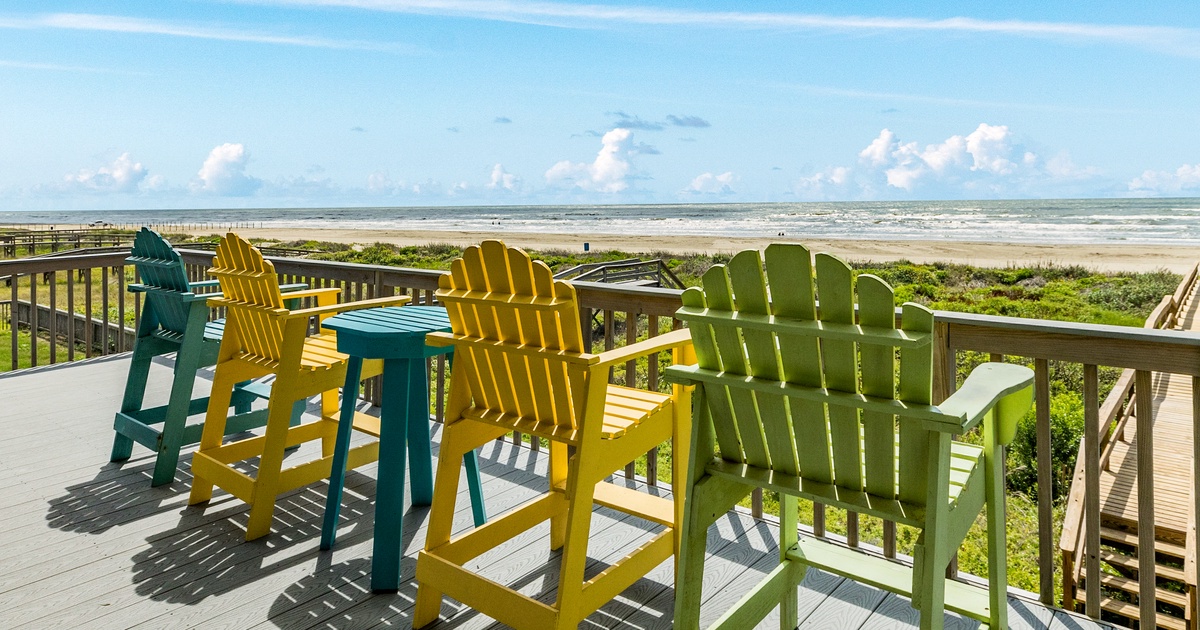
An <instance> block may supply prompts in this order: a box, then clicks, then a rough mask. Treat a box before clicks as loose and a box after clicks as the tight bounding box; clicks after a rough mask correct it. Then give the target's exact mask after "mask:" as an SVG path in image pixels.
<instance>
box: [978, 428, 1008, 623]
mask: <svg viewBox="0 0 1200 630" xmlns="http://www.w3.org/2000/svg"><path fill="white" fill-rule="evenodd" d="M989 437H990V436H989ZM984 441H985V443H986V444H987V445H988V446H987V447H988V448H989V449H992V453H991V454H992V457H989V458H987V459H986V460H985V461H984V466H985V467H984V470H983V474H984V480H985V481H984V483H985V486H986V489H985V490H984V494H985V499H984V501H985V504H986V506H987V531H988V534H987V535H988V591H989V592H988V602H989V608H990V610H991V620H990V622H989V625H990V626H991V627H992V628H993V630H994V629H996V628H1007V627H1008V549H1007V542H1006V541H1005V532H1004V529H1005V527H1006V526H1007V523H1005V520H1004V509H1005V505H1004V501H1005V499H1004V469H1003V466H1004V449H1003V447H998V446H995V445H994V443H993V441H992V440H990V439H988V438H986V437H985V440H984Z"/></svg>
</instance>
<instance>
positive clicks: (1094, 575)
mask: <svg viewBox="0 0 1200 630" xmlns="http://www.w3.org/2000/svg"><path fill="white" fill-rule="evenodd" d="M1083 446H1084V463H1083V469H1084V474H1083V479H1084V484H1085V490H1084V493H1083V497H1084V499H1083V500H1084V506H1083V515H1084V532H1085V535H1084V541H1085V543H1084V549H1085V550H1086V554H1087V555H1086V556H1085V557H1084V561H1083V566H1084V572H1085V573H1084V575H1086V576H1087V591H1086V598H1085V599H1086V600H1087V602H1086V604H1085V606H1086V608H1085V612H1086V613H1087V616H1089V617H1091V618H1092V619H1099V618H1100V378H1099V370H1098V368H1097V367H1096V366H1095V365H1086V364H1085V365H1084V366H1083ZM1064 571H1065V567H1064ZM1065 595H1066V594H1065V593H1064V596H1065Z"/></svg>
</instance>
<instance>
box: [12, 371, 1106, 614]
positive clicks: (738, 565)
mask: <svg viewBox="0 0 1200 630" xmlns="http://www.w3.org/2000/svg"><path fill="white" fill-rule="evenodd" d="M127 365H128V359H127V358H126V357H117V358H105V359H102V360H91V361H82V362H77V363H74V364H71V365H65V366H52V367H48V368H39V369H36V370H30V371H25V372H22V373H16V374H10V375H3V376H0V400H4V401H6V404H5V406H4V407H3V409H0V420H3V421H7V422H8V423H11V425H12V426H16V422H18V421H19V422H21V424H20V427H21V432H20V434H19V435H17V434H14V433H11V432H10V434H12V435H13V438H11V439H9V440H6V441H4V442H0V473H2V475H0V506H3V510H0V541H2V548H3V549H4V553H3V554H2V555H0V627H3V628H51V627H64V626H79V625H81V624H82V625H86V627H88V628H162V627H179V628H192V627H195V628H231V629H234V628H237V629H241V628H256V629H260V630H266V629H269V628H288V629H291V628H376V627H398V628H407V627H409V625H410V620H411V614H412V611H411V609H412V605H413V600H414V598H415V596H416V583H415V581H414V579H413V570H414V567H415V561H414V558H415V555H416V552H417V551H418V550H419V549H420V548H421V546H422V544H423V541H424V538H425V527H426V525H427V518H426V517H427V509H426V508H412V509H410V510H409V511H408V512H407V513H406V515H405V533H404V549H405V559H404V561H403V564H402V578H401V587H400V590H399V592H397V593H395V594H372V593H371V591H370V571H371V561H370V556H371V540H372V535H373V510H374V501H373V496H374V489H375V472H376V467H375V466H374V465H371V466H366V467H363V468H361V469H359V470H357V471H354V472H352V473H350V474H348V475H347V486H346V492H345V505H344V507H343V509H342V512H341V523H340V526H339V530H338V545H337V547H336V548H335V549H334V550H332V551H330V552H321V551H319V550H318V540H319V537H320V522H321V518H322V515H323V512H324V500H325V492H326V487H325V485H324V484H316V485H313V486H310V487H307V488H302V489H299V490H295V491H293V492H290V493H287V494H285V495H283V496H281V497H280V499H279V501H278V504H277V508H276V521H275V526H274V528H273V531H272V534H271V535H270V536H268V537H266V538H265V539H263V540H259V541H255V542H251V543H247V542H244V540H243V536H244V532H245V529H244V528H245V522H246V517H247V510H246V507H245V506H244V505H243V504H241V503H240V502H239V501H237V500H235V499H233V498H232V497H230V496H229V495H227V494H224V493H221V492H220V491H218V493H217V494H216V495H215V497H214V499H213V501H212V502H210V503H209V504H208V505H206V506H202V507H201V506H193V507H189V506H187V492H188V484H189V483H190V481H191V472H190V461H191V456H190V451H185V454H184V456H183V457H182V459H181V466H180V470H179V471H178V472H177V474H176V478H175V483H173V484H170V485H167V486H164V487H161V488H151V487H150V485H149V481H150V473H151V471H152V469H153V459H152V458H151V457H150V455H149V453H148V452H147V451H146V449H144V448H141V447H140V446H135V447H134V456H133V458H131V459H130V460H129V461H127V462H123V463H121V464H111V463H109V462H108V452H109V449H110V447H111V444H112V428H111V427H112V415H113V412H114V410H115V409H116V408H117V407H118V405H119V401H120V396H121V389H122V387H123V386H124V382H125V370H126V369H127ZM152 369H153V371H152V376H151V381H150V387H149V389H148V392H147V394H148V396H147V397H148V399H149V401H150V402H151V403H152V404H157V403H161V402H165V400H166V396H167V392H166V387H167V386H168V384H169V380H170V368H169V366H168V365H166V364H163V363H159V364H156V365H155V366H154V367H153V368H152ZM208 386H209V384H208V380H207V378H206V377H205V376H204V375H201V377H200V378H198V379H197V395H199V393H200V392H205V391H207V389H208ZM258 404H261V403H258ZM436 441H437V438H436V437H435V453H436ZM317 448H318V447H317V446H316V445H311V444H310V445H306V446H305V447H304V448H302V449H301V451H300V452H298V453H295V454H293V455H291V457H297V458H303V457H307V456H308V455H309V454H311V453H313V452H315V451H316V449H317ZM306 449H307V450H306ZM480 456H481V461H480V463H481V470H482V473H483V478H484V493H485V496H486V500H487V502H488V510H489V513H490V514H498V513H500V512H502V511H504V510H506V509H509V508H511V507H514V506H516V505H519V504H520V503H521V502H523V501H525V500H527V499H529V498H531V497H533V496H535V495H536V494H537V493H538V492H540V491H541V489H542V488H544V487H545V483H546V482H545V477H544V473H545V467H546V454H545V452H540V453H535V452H533V451H530V450H528V449H525V448H519V447H516V446H513V445H512V444H506V443H493V444H491V445H489V446H487V447H485V448H483V449H481V453H480ZM630 483H631V482H630ZM638 487H639V488H640V489H643V490H647V491H651V492H658V493H662V494H663V495H664V496H667V494H666V493H667V491H665V490H663V489H647V488H645V486H638ZM460 488H461V490H460V495H459V498H458V503H457V505H456V508H457V512H456V514H455V520H454V527H455V530H456V531H457V530H462V529H464V528H467V527H469V526H470V524H471V513H470V506H469V502H468V500H467V498H466V489H465V484H461V485H460ZM592 527H593V529H592V537H591V542H590V545H589V554H588V556H589V558H588V564H587V569H586V571H587V575H588V576H589V577H590V576H593V575H595V574H596V573H598V572H600V571H602V570H604V568H605V567H607V566H609V564H611V563H612V562H615V561H616V560H618V559H620V558H621V557H623V556H624V555H625V554H626V553H628V552H629V551H630V550H632V549H633V548H635V547H636V546H637V545H638V544H640V543H641V542H643V541H645V540H646V539H647V538H648V537H649V536H651V535H653V533H655V532H657V531H660V528H659V527H658V526H657V525H654V524H652V523H648V522H645V521H641V520H640V519H637V518H635V517H631V516H628V515H624V514H621V513H618V512H614V511H611V510H608V509H605V508H597V509H596V510H595V511H594V512H593V517H592ZM546 529H547V526H545V525H543V526H542V527H540V528H538V529H535V530H533V531H531V532H528V533H526V534H523V535H521V536H518V537H517V538H515V539H514V540H512V541H510V542H509V543H507V544H506V545H504V546H502V547H501V548H499V549H497V550H493V551H491V552H489V553H487V554H485V555H483V556H481V557H480V558H478V559H476V560H475V561H473V563H472V566H474V567H476V568H478V569H480V570H481V571H482V572H483V574H484V575H487V576H489V577H492V578H493V579H496V580H498V581H501V582H505V583H510V584H516V585H517V586H518V587H519V588H520V589H521V590H522V592H525V593H527V594H529V595H531V596H534V597H537V598H539V599H542V600H543V601H553V598H554V596H555V592H556V588H557V580H558V573H557V571H558V567H557V563H556V562H554V561H555V560H556V559H557V558H558V557H559V554H558V552H552V551H550V549H549V544H548V540H547V536H546ZM776 533H777V532H776V531H775V527H774V525H771V524H769V523H767V522H763V521H755V520H754V519H752V518H750V517H749V516H748V515H747V514H745V513H741V512H731V513H729V514H727V515H725V516H724V517H722V518H721V519H719V520H718V522H717V524H716V525H714V526H713V527H712V528H711V529H710V530H709V533H708V541H709V555H708V556H707V559H706V564H705V572H704V573H705V580H704V585H703V592H702V599H703V609H702V619H703V622H704V623H711V622H712V621H713V620H715V618H716V617H717V616H719V615H720V614H721V613H722V612H723V611H724V610H725V609H727V608H728V606H729V605H731V604H732V603H733V602H735V601H737V599H738V598H739V597H740V596H741V595H742V594H743V593H744V592H745V590H746V589H747V588H749V587H750V586H751V585H753V584H754V583H756V582H757V581H758V580H759V579H761V578H762V577H764V576H765V575H766V574H767V572H768V571H770V570H771V568H773V566H774V564H775V562H776V558H777V557H778V548H777V545H776V542H775V541H776V540H777V536H776ZM672 584H673V562H672V561H667V562H664V563H662V564H661V565H660V566H659V567H657V568H656V569H655V570H654V571H653V572H651V574H650V575H648V576H646V577H645V578H643V579H641V580H639V581H638V582H637V583H635V584H634V585H633V586H631V587H630V588H629V589H627V590H626V591H625V592H624V593H622V594H621V595H620V596H618V597H617V598H616V599H614V600H613V601H611V602H609V603H608V604H606V605H605V606H604V607H603V608H601V609H600V610H599V611H597V612H596V613H595V614H594V615H592V616H591V617H590V618H589V619H588V620H587V621H586V622H585V623H584V624H583V626H584V627H588V628H597V629H598V628H614V629H626V628H638V629H643V628H644V629H650V628H670V627H671V617H672V615H673V607H674V591H673V589H672ZM799 599H800V615H799V618H800V620H801V624H800V626H801V627H802V628H811V629H820V628H838V629H841V628H863V629H864V630H885V629H889V630H890V629H907V628H914V627H916V612H915V611H913V609H912V608H911V606H909V604H908V600H907V599H905V598H902V597H898V596H896V595H891V594H887V593H884V592H882V591H879V590H877V589H874V588H871V587H867V586H864V585H861V584H857V583H855V582H852V581H850V580H846V579H843V578H841V577H837V576H834V575H830V574H828V573H823V572H821V571H817V570H810V571H809V572H808V574H807V575H806V577H805V580H804V582H803V583H802V584H801V585H800V587H799ZM1011 607H1012V609H1011V612H1010V614H1011V615H1012V618H1013V624H1012V625H1013V627H1014V628H1022V629H1026V628H1027V629H1030V630H1047V629H1048V628H1055V629H1056V630H1057V629H1060V628H1061V629H1063V630H1067V629H1077V630H1092V629H1095V628H1101V627H1103V626H1100V625H1097V624H1096V623H1094V622H1092V621H1090V620H1087V619H1084V618H1082V617H1079V616H1077V615H1070V614H1067V613H1064V612H1061V611H1053V610H1050V609H1048V608H1045V607H1043V606H1041V605H1040V604H1037V603H1032V602H1029V601H1026V600H1023V599H1018V598H1013V599H1012V600H1011ZM775 619H776V616H775V614H774V613H773V614H772V615H771V616H769V617H768V618H767V619H765V620H764V621H763V622H762V623H761V624H760V625H759V627H762V628H767V627H770V628H776V627H778V622H777V621H775ZM434 627H436V628H456V629H458V628H462V629H468V628H469V629H476V628H496V627H501V626H499V625H498V624H496V623H495V622H494V621H493V620H491V619H489V618H487V617H484V616H483V615H480V614H478V613H476V612H474V611H472V610H469V609H467V608H466V607H464V606H462V605H461V604H458V603H457V602H453V601H451V600H449V599H447V600H446V601H445V603H444V604H443V607H442V619H441V621H440V622H439V623H438V624H436V625H435V626H434ZM976 627H978V624H976V623H975V622H970V621H967V620H964V619H962V618H961V617H957V616H955V615H948V616H947V628H956V629H957V628H962V629H969V628H976Z"/></svg>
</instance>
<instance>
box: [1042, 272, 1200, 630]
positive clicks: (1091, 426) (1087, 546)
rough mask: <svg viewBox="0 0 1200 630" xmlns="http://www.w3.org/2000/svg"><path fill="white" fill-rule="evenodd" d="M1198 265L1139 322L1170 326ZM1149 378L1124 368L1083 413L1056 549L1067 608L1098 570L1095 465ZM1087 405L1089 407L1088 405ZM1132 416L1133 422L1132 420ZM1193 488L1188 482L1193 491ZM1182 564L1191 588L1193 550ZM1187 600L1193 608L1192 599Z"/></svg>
mask: <svg viewBox="0 0 1200 630" xmlns="http://www.w3.org/2000/svg"><path fill="white" fill-rule="evenodd" d="M1198 271H1200V268H1198V266H1193V267H1192V269H1191V271H1190V272H1189V273H1188V274H1187V275H1186V276H1184V279H1183V281H1182V282H1180V284H1179V287H1178V288H1177V289H1176V290H1175V292H1174V294H1172V295H1166V296H1163V299H1162V301H1160V302H1159V304H1158V306H1157V307H1156V308H1155V309H1154V311H1152V312H1151V313H1150V316H1149V317H1147V318H1146V323H1145V325H1144V328H1146V329H1149V330H1171V329H1174V328H1175V327H1176V326H1177V325H1178V324H1179V323H1180V317H1181V315H1182V312H1181V311H1182V308H1183V306H1184V305H1185V300H1187V299H1188V298H1189V296H1191V295H1192V293H1193V292H1194V291H1195V289H1196V282H1197V280H1200V273H1198ZM1150 382H1151V381H1149V380H1148V379H1146V378H1145V377H1142V378H1141V379H1139V373H1138V372H1137V371H1135V370H1132V369H1127V370H1124V371H1123V372H1122V373H1121V376H1120V378H1118V379H1117V382H1116V384H1115V385H1114V386H1113V388H1112V390H1111V391H1110V392H1109V394H1108V396H1107V398H1105V400H1104V403H1103V405H1101V406H1100V408H1099V411H1098V413H1097V414H1096V416H1095V417H1087V418H1085V423H1086V424H1085V427H1084V430H1085V435H1084V440H1082V441H1081V442H1080V445H1079V454H1078V456H1077V457H1076V460H1075V474H1074V475H1073V476H1072V482H1071V490H1070V495H1069V496H1068V499H1067V506H1066V514H1065V517H1064V519H1063V529H1062V535H1061V537H1060V539H1059V550H1060V552H1061V553H1062V559H1063V573H1062V579H1063V605H1064V606H1065V607H1067V608H1074V604H1075V597H1074V594H1073V593H1074V591H1075V589H1076V587H1077V585H1078V584H1079V581H1080V578H1081V577H1082V576H1084V575H1092V576H1099V575H1100V554H1099V550H1100V527H1101V520H1100V516H1101V515H1100V504H1099V501H1100V480H1099V471H1101V470H1104V469H1106V468H1107V467H1108V466H1109V462H1110V459H1111V457H1112V453H1113V450H1114V447H1115V446H1116V444H1117V442H1118V439H1117V436H1120V435H1122V434H1123V433H1124V431H1125V430H1126V428H1127V426H1128V423H1129V422H1130V420H1131V419H1135V418H1136V417H1137V415H1138V414H1137V409H1138V404H1139V398H1138V396H1137V394H1136V389H1137V386H1136V385H1135V383H1143V384H1145V383H1150ZM1193 395H1194V394H1193ZM1088 409H1089V410H1090V407H1088ZM1134 421H1135V422H1136V420H1134ZM1138 430H1139V431H1141V430H1142V425H1140V424H1139V425H1138ZM1198 435H1200V434H1198ZM1194 437H1196V436H1194ZM1092 444H1095V445H1096V446H1095V448H1093V447H1092V446H1091V445H1092ZM1139 456H1140V452H1139ZM1139 461H1140V460H1139ZM1142 472H1143V471H1142V470H1139V471H1138V473H1139V479H1141V477H1142ZM1196 475H1197V478H1200V468H1197V471H1196ZM1194 488H1195V486H1194V485H1193V492H1194ZM1194 501H1195V499H1194V497H1193V502H1194ZM1140 511H1141V510H1140V506H1139V512H1140ZM1196 518H1197V516H1196V514H1194V513H1193V514H1192V515H1191V519H1192V522H1191V523H1190V525H1189V527H1188V532H1187V536H1188V539H1187V542H1186V548H1187V549H1190V550H1195V549H1196V546H1195V523H1196ZM1140 529H1141V524H1140V523H1139V531H1140ZM1151 531H1153V530H1151ZM1139 542H1140V541H1139ZM1141 556H1143V557H1145V556H1148V557H1150V558H1153V554H1141ZM1185 564H1186V566H1185V572H1184V573H1185V579H1186V581H1187V586H1188V587H1189V588H1190V590H1192V591H1195V590H1196V586H1197V579H1196V572H1195V564H1196V562H1195V558H1194V553H1193V554H1191V555H1189V557H1188V558H1186V561H1185ZM1085 588H1086V591H1085V596H1084V602H1085V606H1086V610H1087V613H1088V614H1089V615H1091V616H1098V614H1099V602H1100V580H1099V579H1098V578H1097V579H1091V580H1086V582H1085ZM1192 606H1193V609H1194V607H1195V606H1196V604H1195V603H1194V602H1193V604H1192ZM1195 614H1196V613H1195V612H1193V613H1192V615H1193V617H1194V616H1195Z"/></svg>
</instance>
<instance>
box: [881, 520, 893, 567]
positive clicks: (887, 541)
mask: <svg viewBox="0 0 1200 630" xmlns="http://www.w3.org/2000/svg"><path fill="white" fill-rule="evenodd" d="M883 557H885V558H895V557H896V523H895V521H884V522H883Z"/></svg>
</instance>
